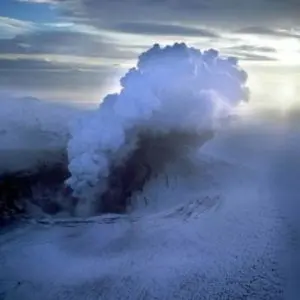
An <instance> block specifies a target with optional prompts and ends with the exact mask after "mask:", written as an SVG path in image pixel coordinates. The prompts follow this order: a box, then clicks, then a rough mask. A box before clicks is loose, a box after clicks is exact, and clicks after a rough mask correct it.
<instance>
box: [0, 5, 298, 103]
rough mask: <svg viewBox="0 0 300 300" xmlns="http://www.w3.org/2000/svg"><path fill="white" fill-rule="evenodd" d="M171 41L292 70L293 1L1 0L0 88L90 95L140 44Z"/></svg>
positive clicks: (113, 82) (113, 78)
mask: <svg viewBox="0 0 300 300" xmlns="http://www.w3.org/2000/svg"><path fill="white" fill-rule="evenodd" d="M174 42H186V43H188V44H189V45H191V46H195V47H197V48H200V49H204V48H211V47H212V48H217V49H219V50H220V52H221V53H222V54H224V55H234V56H236V57H238V58H240V60H241V64H242V65H243V66H244V65H245V66H248V65H250V66H251V68H253V67H252V66H253V65H256V66H259V67H260V68H261V69H262V70H264V69H267V70H268V72H267V73H268V74H272V73H274V72H275V73H276V72H284V73H288V72H289V71H287V70H290V69H291V68H292V69H293V70H292V73H293V74H296V75H297V74H298V71H299V68H298V66H299V65H300V2H299V1H298V0H284V1H281V0H251V1H248V0H185V1H181V0H1V1H0V93H1V94H5V93H9V94H11V93H13V94H16V95H26V96H35V97H39V98H45V99H55V100H68V101H81V102H84V101H87V102H88V101H97V100H98V99H99V98H100V97H101V95H102V94H105V93H106V92H107V91H111V90H114V89H115V88H116V86H117V78H118V77H119V76H120V75H122V74H123V73H124V72H125V71H126V70H127V69H128V68H129V67H131V66H133V65H134V63H135V61H136V59H137V57H138V55H139V54H140V53H141V52H142V51H143V50H145V49H147V48H148V47H150V46H151V45H153V44H154V43H161V44H170V43H174ZM274 66H275V67H276V68H275V69H274ZM270 68H271V69H270ZM274 70H275V71H274ZM282 70H284V71H282ZM299 73H300V72H299ZM260 74H261V72H260ZM296 75H295V76H296ZM261 76H263V75H261ZM294 78H296V77H294Z"/></svg>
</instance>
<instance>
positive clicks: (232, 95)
mask: <svg viewBox="0 0 300 300" xmlns="http://www.w3.org/2000/svg"><path fill="white" fill-rule="evenodd" d="M246 81H247V74H246V72H245V71H244V70H242V69H241V68H240V67H239V65H238V62H237V60H236V59H235V58H230V57H229V58H226V57H222V56H220V55H219V53H218V51H216V50H213V49H210V50H207V51H203V52H201V51H200V50H197V49H195V48H191V47H188V46H187V45H185V44H184V43H181V44H178V43H175V44H174V45H173V46H166V47H164V48H162V47H160V46H159V45H158V44H155V45H154V46H153V47H152V48H151V49H149V50H148V51H146V52H144V53H142V54H141V55H140V56H139V59H138V62H137V66H136V67H135V68H132V69H130V70H129V71H128V72H127V74H126V75H125V76H124V77H123V78H121V80H120V84H121V87H122V89H121V91H120V93H119V94H110V95H108V96H106V97H105V98H104V100H103V102H102V103H101V105H100V107H99V109H98V110H97V111H95V112H93V114H92V115H90V116H88V117H87V118H86V119H81V121H80V122H75V123H74V124H73V126H72V129H71V139H70V141H69V144H68V156H69V170H70V173H71V177H70V178H69V179H68V181H67V184H68V185H69V186H70V187H71V188H72V190H73V192H74V195H75V196H76V197H78V198H79V199H81V200H83V201H84V202H92V201H93V200H94V199H95V198H96V197H100V196H101V195H102V194H103V193H104V192H105V191H106V190H107V189H109V184H108V182H107V180H108V177H109V176H110V174H111V168H112V166H118V165H120V164H122V163H123V162H124V161H125V160H126V159H128V157H129V156H130V154H132V153H133V152H134V151H136V149H137V148H138V147H139V146H140V140H141V137H144V136H145V135H146V136H152V137H153V136H154V137H157V136H168V135H172V134H173V133H174V134H175V133H181V134H182V135H179V136H177V137H176V138H174V139H173V140H172V141H173V144H172V145H169V148H172V149H174V148H175V149H177V148H183V147H185V146H191V145H189V144H190V143H191V141H186V140H184V139H183V138H182V139H181V136H183V137H185V134H187V135H189V134H190V135H192V136H193V139H192V140H197V139H201V136H202V135H203V134H205V133H207V132H214V131H215V130H216V129H217V128H218V126H219V125H220V122H221V121H222V120H223V119H224V118H226V117H227V116H228V115H229V114H230V112H231V110H232V108H234V107H235V106H236V105H238V104H239V103H240V102H241V101H247V100H248V89H247V87H246ZM162 140H163V138H162ZM166 140H167V139H166ZM152 144H153V143H152ZM154 144H155V142H154ZM191 144H193V143H191ZM149 147H151V143H150V146H149ZM194 147H196V146H194ZM159 155H160V154H159V153H157V156H159Z"/></svg>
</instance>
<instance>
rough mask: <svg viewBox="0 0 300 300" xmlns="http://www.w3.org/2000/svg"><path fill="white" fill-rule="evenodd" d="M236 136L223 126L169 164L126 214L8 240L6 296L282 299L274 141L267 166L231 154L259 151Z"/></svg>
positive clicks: (1, 254)
mask: <svg viewBox="0 0 300 300" xmlns="http://www.w3.org/2000/svg"><path fill="white" fill-rule="evenodd" d="M258 126H259V125H258ZM238 128H242V127H241V126H239V127H238ZM251 128H252V130H253V132H255V131H256V128H254V129H253V126H252V127H251ZM242 130H244V129H242ZM256 132H257V131H256ZM260 134H261V133H257V135H260ZM264 134H265V133H264ZM236 135H237V133H235V132H234V129H233V128H231V133H230V135H229V134H228V132H226V130H225V131H224V132H223V133H220V136H218V137H217V138H216V139H215V140H214V141H212V142H210V143H209V144H208V145H207V147H204V149H203V150H201V151H200V152H199V153H198V154H191V157H189V159H182V160H181V161H178V162H177V163H174V164H172V165H170V166H169V167H168V168H167V169H166V171H165V173H164V174H161V175H159V176H158V177H157V178H155V179H154V180H152V181H151V182H149V184H148V185H147V186H146V187H145V189H144V191H143V193H141V194H139V195H136V197H135V199H134V201H133V208H132V212H131V213H130V214H129V215H126V216H116V215H111V216H104V217H96V218H90V219H55V220H40V221H36V222H27V223H23V224H20V226H19V227H18V228H16V229H15V230H13V231H10V232H8V233H6V234H3V235H2V236H1V246H0V259H1V260H0V261H1V272H0V282H1V285H0V290H1V292H2V294H1V295H2V298H3V299H44V300H46V299H81V300H82V299H284V292H285V284H286V276H285V269H284V267H285V266H286V263H287V260H286V257H287V251H289V248H287V245H286V240H283V235H285V237H286V238H288V234H287V229H286V226H285V223H284V222H285V221H284V220H285V218H284V214H283V212H282V209H281V207H280V206H278V202H277V201H276V199H275V198H274V197H273V195H272V189H270V188H271V187H272V185H271V182H268V180H267V179H269V177H268V176H267V173H268V172H267V170H268V168H267V167H266V166H267V165H270V162H271V161H272V158H271V156H270V153H269V152H267V150H266V147H269V146H270V143H268V144H267V145H266V147H263V146H262V147H261V148H260V151H259V152H260V154H261V155H264V157H265V159H266V161H265V165H264V166H262V165H261V164H260V166H261V167H260V168H258V167H257V165H255V164H253V163H252V167H251V166H250V165H248V166H246V165H242V164H241V163H238V161H235V162H233V161H231V159H230V156H229V155H227V156H226V149H227V152H228V153H230V152H231V150H232V151H233V149H237V148H238V149H239V154H240V156H235V157H240V158H241V157H242V156H243V155H247V156H249V153H251V152H253V151H252V150H251V148H249V147H250V146H249V144H250V145H251V143H249V144H248V145H246V146H244V147H243V144H244V145H245V143H244V142H243V141H241V143H240V144H239V145H232V143H230V139H229V138H233V137H234V136H236ZM248 138H249V136H248ZM255 138H257V136H256V137H255ZM271 140H272V138H270V141H271ZM220 141H221V142H220ZM226 141H227V144H226ZM275 141H276V142H277V138H276V134H274V135H273V143H275ZM220 143H221V144H222V145H223V149H222V153H223V156H224V157H223V158H221V157H220V155H219V156H218V154H217V151H216V150H217V149H219V148H220ZM237 146H239V147H237ZM252 146H253V145H252ZM205 152H210V153H211V154H212V155H211V156H209V155H207V153H205ZM196 155H198V158H197V159H195V156H196ZM255 155H257V153H256V154H255ZM274 155H275V154H274ZM267 158H268V159H269V162H268V161H267ZM249 159H250V157H249ZM195 161H198V163H197V164H196V163H195ZM263 170H265V172H263ZM291 299H292V298H291Z"/></svg>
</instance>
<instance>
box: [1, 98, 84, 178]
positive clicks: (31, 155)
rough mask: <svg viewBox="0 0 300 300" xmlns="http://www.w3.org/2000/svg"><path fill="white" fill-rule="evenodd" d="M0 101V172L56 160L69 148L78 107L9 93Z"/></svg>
mask: <svg viewBox="0 0 300 300" xmlns="http://www.w3.org/2000/svg"><path fill="white" fill-rule="evenodd" d="M0 102H1V109H0V174H1V173H3V172H15V171H21V170H24V169H31V168H34V167H35V166H36V165H37V164H38V163H47V162H49V163H51V162H52V163H53V161H55V160H57V159H59V158H60V156H61V154H62V152H65V151H66V145H67V142H68V139H69V122H71V121H72V120H73V119H74V118H75V116H76V117H78V114H79V109H78V108H75V107H72V106H71V105H66V104H62V103H55V102H47V101H42V100H39V99H36V98H33V97H14V96H9V95H7V94H3V95H0ZM80 113H81V114H82V113H83V111H81V112H80Z"/></svg>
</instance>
